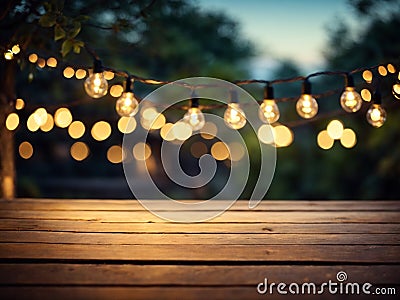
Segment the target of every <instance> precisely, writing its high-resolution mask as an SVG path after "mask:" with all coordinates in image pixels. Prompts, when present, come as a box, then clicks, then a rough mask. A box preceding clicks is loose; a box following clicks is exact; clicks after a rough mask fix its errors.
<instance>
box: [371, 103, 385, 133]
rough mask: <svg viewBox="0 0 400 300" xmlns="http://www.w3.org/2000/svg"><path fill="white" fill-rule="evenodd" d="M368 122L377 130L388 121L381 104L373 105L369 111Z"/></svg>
mask: <svg viewBox="0 0 400 300" xmlns="http://www.w3.org/2000/svg"><path fill="white" fill-rule="evenodd" d="M367 121H368V123H369V124H371V125H372V126H374V127H376V128H378V127H381V126H382V125H383V123H385V121H386V111H385V110H384V109H383V108H382V106H381V105H380V104H372V106H371V108H370V109H369V110H368V111H367Z"/></svg>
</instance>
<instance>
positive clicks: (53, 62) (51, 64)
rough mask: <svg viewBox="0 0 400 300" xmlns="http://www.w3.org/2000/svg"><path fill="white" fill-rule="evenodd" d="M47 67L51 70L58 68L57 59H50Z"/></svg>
mask: <svg viewBox="0 0 400 300" xmlns="http://www.w3.org/2000/svg"><path fill="white" fill-rule="evenodd" d="M47 66H49V67H50V68H56V67H57V59H55V58H54V57H50V58H48V59H47Z"/></svg>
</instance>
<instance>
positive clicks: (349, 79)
mask: <svg viewBox="0 0 400 300" xmlns="http://www.w3.org/2000/svg"><path fill="white" fill-rule="evenodd" d="M345 78H346V87H345V90H344V92H343V93H342V95H341V97H340V105H341V106H342V108H343V109H344V110H345V111H346V112H356V111H358V110H359V109H360V108H361V105H362V99H361V96H360V94H359V93H358V92H357V91H356V90H355V88H354V79H353V76H351V75H350V74H347V75H346V77H345Z"/></svg>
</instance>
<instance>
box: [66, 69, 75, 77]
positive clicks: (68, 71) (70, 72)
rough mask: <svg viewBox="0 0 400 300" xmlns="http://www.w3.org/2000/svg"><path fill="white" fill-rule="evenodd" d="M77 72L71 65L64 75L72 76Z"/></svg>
mask: <svg viewBox="0 0 400 300" xmlns="http://www.w3.org/2000/svg"><path fill="white" fill-rule="evenodd" d="M74 74H75V71H74V69H73V68H71V67H66V68H65V69H64V71H63V75H64V77H65V78H72V77H73V76H74Z"/></svg>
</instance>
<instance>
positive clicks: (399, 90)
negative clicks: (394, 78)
mask: <svg viewBox="0 0 400 300" xmlns="http://www.w3.org/2000/svg"><path fill="white" fill-rule="evenodd" d="M392 93H393V96H394V97H395V98H396V99H399V100H400V82H398V83H395V84H394V85H393V88H392Z"/></svg>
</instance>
